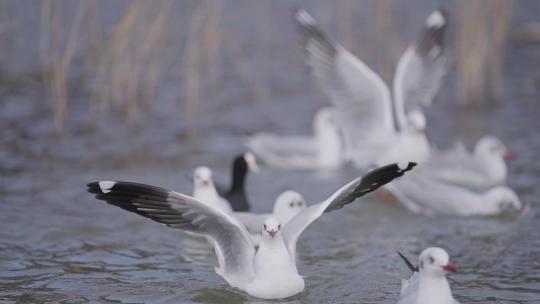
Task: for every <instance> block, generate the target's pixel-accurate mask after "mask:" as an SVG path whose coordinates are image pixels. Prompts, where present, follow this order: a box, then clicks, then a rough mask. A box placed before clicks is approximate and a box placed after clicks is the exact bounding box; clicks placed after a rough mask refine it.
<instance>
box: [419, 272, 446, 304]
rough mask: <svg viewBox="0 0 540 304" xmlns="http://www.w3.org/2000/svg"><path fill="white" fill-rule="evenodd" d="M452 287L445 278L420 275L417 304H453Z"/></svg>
mask: <svg viewBox="0 0 540 304" xmlns="http://www.w3.org/2000/svg"><path fill="white" fill-rule="evenodd" d="M453 303H454V298H453V297H452V291H451V290H450V285H448V281H447V280H446V277H444V276H436V275H433V274H430V273H420V282H419V285H418V298H417V300H416V304H453Z"/></svg>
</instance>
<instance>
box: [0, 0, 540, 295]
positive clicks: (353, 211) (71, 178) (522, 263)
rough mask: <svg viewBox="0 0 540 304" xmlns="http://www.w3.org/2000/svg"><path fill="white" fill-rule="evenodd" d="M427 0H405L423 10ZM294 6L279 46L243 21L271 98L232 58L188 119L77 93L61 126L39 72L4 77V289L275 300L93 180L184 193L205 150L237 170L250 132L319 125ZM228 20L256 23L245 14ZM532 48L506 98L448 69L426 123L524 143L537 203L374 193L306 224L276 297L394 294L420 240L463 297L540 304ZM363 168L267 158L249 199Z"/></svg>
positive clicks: (513, 69)
mask: <svg viewBox="0 0 540 304" xmlns="http://www.w3.org/2000/svg"><path fill="white" fill-rule="evenodd" d="M417 2H418V3H420V4H425V3H424V2H428V3H431V2H429V1H417ZM317 3H318V2H317ZM306 5H307V4H306ZM327 6H328V5H327ZM322 7H323V8H324V5H323V6H322ZM431 8H432V5H429V6H426V9H423V10H422V11H421V12H416V11H414V12H413V10H412V9H409V8H407V9H406V10H405V12H409V15H411V16H417V17H415V18H413V19H414V20H413V21H414V22H417V23H418V22H421V21H422V19H423V18H424V16H425V15H427V13H428V12H429V11H430V9H431ZM291 9H292V5H291V7H289V6H288V5H284V4H282V5H275V7H274V10H273V13H272V14H273V15H272V16H274V17H275V18H276V20H277V21H276V20H274V21H272V22H273V23H271V24H275V25H276V26H278V24H279V26H280V27H281V28H283V29H282V30H283V31H282V33H280V35H283V37H281V36H279V37H278V36H276V37H272V38H271V39H272V42H271V43H269V44H268V47H269V48H270V49H264V50H262V49H257V50H253V49H251V48H250V45H249V37H250V36H249V34H253V33H251V32H249V31H248V33H246V35H245V37H244V36H242V35H239V37H240V38H238V39H243V40H242V42H243V43H244V45H243V46H242V47H244V48H245V51H246V54H247V55H246V56H247V59H246V60H254V59H253V57H250V54H252V53H251V52H259V53H258V54H259V55H257V56H258V57H257V58H258V59H257V60H260V62H259V63H258V66H259V67H261V68H263V70H265V72H264V74H263V76H261V77H263V80H264V81H262V82H261V83H262V84H263V85H264V86H268V87H269V89H268V91H267V95H266V99H265V98H263V100H262V101H255V98H254V93H253V92H252V91H251V89H250V83H249V82H248V83H246V82H245V81H244V80H245V79H244V80H242V79H240V78H241V77H240V76H238V75H237V74H235V73H237V72H238V71H235V70H233V71H230V70H226V71H221V73H224V74H227V75H225V76H222V77H223V83H222V87H221V88H214V89H215V90H216V92H219V93H216V94H215V95H212V96H211V97H208V100H202V101H201V104H200V105H198V107H199V108H198V110H197V112H196V113H194V114H193V113H192V114H190V115H191V116H190V119H189V121H190V122H189V123H188V122H186V121H187V117H186V114H185V113H183V112H182V108H181V107H179V106H178V105H177V104H175V103H174V102H168V101H167V100H168V99H167V98H164V99H163V101H161V102H157V101H156V103H155V104H154V106H153V107H154V108H152V109H151V110H149V111H147V112H148V113H144V114H141V115H139V116H138V117H136V118H135V119H133V120H130V121H127V122H126V121H125V120H122V119H119V116H118V115H116V114H115V113H108V114H106V115H103V116H99V117H95V116H94V117H91V118H89V117H88V115H87V112H88V106H87V105H86V103H85V102H84V100H85V96H84V94H83V96H77V97H76V98H77V99H78V101H76V102H73V105H72V108H71V109H70V118H69V119H68V123H67V132H65V134H64V135H59V134H58V133H57V132H55V131H54V128H53V125H52V119H51V110H50V107H49V106H48V105H47V104H46V103H44V102H43V101H42V100H41V96H42V94H43V92H42V91H41V90H42V89H41V88H40V87H39V86H37V87H36V86H32V85H30V86H29V88H28V89H27V90H22V91H15V93H13V92H11V93H9V92H7V90H3V91H2V94H3V95H2V96H3V97H2V101H0V143H1V149H0V173H1V178H0V302H2V303H95V302H111V303H264V302H265V301H262V300H258V299H254V298H251V297H249V296H247V295H245V294H244V293H242V292H240V291H238V290H235V289H233V288H231V287H229V286H228V285H227V284H226V283H225V282H224V281H223V280H222V279H221V278H220V277H219V276H218V275H216V274H215V273H214V270H213V265H212V263H213V262H214V259H213V257H212V256H210V257H208V258H206V259H204V260H202V261H197V262H195V261H192V260H191V257H188V256H186V255H185V254H184V252H185V250H184V249H185V248H184V246H183V243H182V241H181V240H182V235H181V234H180V233H179V232H177V231H174V230H173V229H169V228H166V227H163V226H161V225H159V224H157V223H154V222H151V221H149V220H146V219H144V218H141V217H139V216H137V215H134V214H131V213H128V212H125V211H123V210H120V209H119V208H115V207H112V206H109V205H107V204H104V203H103V202H101V201H97V200H95V199H94V198H93V197H92V195H90V194H88V193H86V186H85V185H86V183H87V182H90V181H94V180H102V179H117V180H130V181H138V182H143V183H148V184H153V185H159V186H162V187H167V188H171V189H175V190H178V191H181V192H184V193H190V192H191V190H190V187H191V185H190V183H189V182H188V181H187V179H186V174H187V173H189V172H190V171H191V170H192V168H193V167H195V166H197V165H201V164H204V165H209V166H211V167H212V168H214V169H215V176H216V179H217V180H218V181H221V182H222V183H227V182H228V180H229V176H228V174H229V165H230V161H231V159H232V158H233V156H234V155H235V154H237V153H239V152H241V151H242V143H243V140H244V139H245V137H246V136H247V135H249V134H250V133H251V132H253V131H259V130H274V131H276V132H281V133H308V132H310V131H309V130H310V125H311V118H312V116H313V113H314V112H315V111H316V109H317V108H318V107H320V106H322V105H325V104H326V100H325V99H324V97H323V96H322V95H321V94H320V92H319V91H317V90H316V89H315V88H314V87H313V86H312V85H311V84H310V78H309V77H308V75H307V73H306V70H305V68H304V65H303V62H302V57H301V50H300V48H299V46H298V44H295V43H296V42H295V41H296V40H295V39H296V36H295V32H294V29H293V24H292V22H290V15H287V14H290V10H291ZM246 10H248V9H246ZM318 12H323V10H322V8H319V11H318ZM246 16H248V15H246ZM329 18H330V17H329ZM223 22H229V23H230V24H236V25H238V24H240V25H242V26H243V27H240V28H246V27H249V22H247V23H246V24H242V21H241V20H236V19H235V20H233V21H231V20H228V21H227V20H225V21H223ZM411 23H412V21H411ZM413 29H414V28H413ZM288 31H290V33H287V32H288ZM278 32H279V30H278ZM274 34H275V35H277V33H275V32H274ZM405 37H406V38H408V37H411V35H408V34H407V35H405ZM231 39H232V38H231ZM537 51H538V50H537V49H534V48H526V47H525V48H511V49H509V51H508V52H509V54H508V57H509V58H510V59H509V60H507V61H508V64H507V65H506V67H505V68H506V71H507V74H506V75H505V81H506V83H507V85H506V91H505V100H504V101H503V102H501V103H498V104H494V105H490V106H486V107H480V108H474V109H462V110H460V109H458V107H457V105H456V102H455V95H456V93H455V91H454V90H455V86H454V85H453V80H452V79H453V78H452V77H454V76H455V75H454V71H453V69H451V72H450V74H449V80H448V83H447V84H446V85H445V87H444V88H443V89H442V92H441V94H440V96H439V97H438V98H437V101H436V104H435V105H434V106H433V107H432V108H431V109H429V111H428V113H427V115H428V125H429V130H428V134H429V137H430V139H431V140H432V141H433V142H434V143H435V144H437V145H439V146H442V147H447V146H448V145H450V144H451V143H452V142H453V141H454V140H455V139H457V138H461V139H463V140H464V141H465V142H466V143H468V144H469V145H470V144H471V143H473V142H474V141H475V140H477V139H478V138H479V137H481V136H482V135H484V134H492V135H496V136H498V137H500V138H501V139H503V141H504V142H505V143H506V144H507V145H508V146H509V147H510V148H511V149H512V150H514V151H515V152H517V155H518V158H517V159H516V160H515V161H513V162H510V163H509V164H508V165H509V178H508V182H509V184H510V185H511V186H512V187H513V188H514V189H515V190H516V191H517V193H518V194H519V196H520V198H521V199H522V201H523V202H525V203H527V204H529V205H530V206H531V210H530V212H529V213H527V214H525V215H521V216H502V217H488V218H453V217H444V218H441V217H433V218H430V217H424V216H418V215H414V214H411V213H409V212H408V211H407V210H405V209H404V208H401V207H397V208H396V207H392V206H388V205H385V204H382V203H381V202H378V201H376V200H375V199H374V198H373V197H369V196H368V197H366V198H363V199H361V200H359V201H357V202H356V203H355V204H352V205H350V206H348V207H346V208H345V209H343V210H340V211H337V212H333V213H331V214H327V215H325V216H324V217H322V218H321V219H320V220H319V221H318V222H316V223H315V224H314V225H312V226H311V227H310V228H309V229H308V230H307V231H306V233H305V234H304V235H303V236H302V238H301V240H300V242H299V248H298V254H299V259H298V263H299V270H300V273H301V274H302V275H304V276H305V281H306V289H305V291H304V292H302V293H300V294H299V295H297V296H295V297H293V298H290V299H286V300H281V301H277V302H280V303H281V302H282V303H395V302H396V301H397V299H398V296H399V290H400V282H401V279H402V278H404V277H407V276H409V271H408V269H407V268H406V267H405V266H404V265H403V263H402V261H401V260H400V259H399V258H398V256H397V255H396V253H395V252H396V251H397V250H400V251H402V252H404V253H406V254H407V255H408V256H410V257H412V258H415V259H416V256H417V255H418V254H419V253H420V251H421V250H422V249H424V248H425V247H428V246H441V247H444V248H446V249H447V250H448V251H449V253H450V256H451V259H452V260H453V262H454V263H455V264H456V265H457V267H458V269H459V272H458V273H456V274H452V275H450V276H449V280H450V282H451V285H452V289H453V292H454V295H455V297H456V298H457V299H458V300H460V301H462V302H463V303H540V259H539V257H540V216H539V215H538V212H537V209H538V207H539V199H538V197H540V191H539V190H538V187H537V185H538V184H540V162H538V150H539V149H540V133H539V130H540V120H539V119H538V117H540V107H539V106H538V100H539V99H540V94H539V92H538V89H537V86H535V85H534V84H535V83H536V84H537V83H538V72H537V71H536V70H534V69H535V67H533V66H532V65H531V63H530V62H533V61H534V60H537V55H535V54H537V53H535V52H537ZM535 58H536V59H535ZM224 64H226V63H224ZM264 68H268V69H264ZM255 71H256V70H255ZM245 72H246V71H244V73H245ZM248 72H249V71H248ZM229 74H230V75H229ZM247 75H250V74H247ZM257 75H259V76H260V74H257ZM239 79H240V80H239ZM531 79H532V80H531ZM535 81H536V82H535ZM173 87H174V85H173V84H168V85H167V84H164V85H163V88H162V89H163V92H165V93H163V94H164V95H167V94H170V95H174V94H178V90H176V89H174V88H173ZM168 89H170V90H169V91H168ZM207 89H208V88H207ZM208 90H209V89H208ZM359 174H361V172H359V171H357V170H355V169H353V168H345V169H343V170H341V171H339V172H331V173H314V172H309V171H300V172H288V171H279V170H273V169H268V168H264V169H263V170H262V171H261V172H260V173H258V174H256V175H251V176H250V177H249V182H248V185H247V186H248V192H249V196H250V198H251V200H252V202H253V205H254V206H253V209H254V210H256V211H261V212H263V211H270V210H271V206H272V203H273V200H274V198H275V197H276V196H277V195H278V194H279V193H280V192H281V191H283V190H285V189H289V188H292V189H296V190H298V191H299V192H301V193H302V194H303V195H304V196H305V197H306V200H307V201H308V203H315V202H318V201H319V200H322V199H324V198H326V197H327V196H328V195H330V194H331V193H332V192H333V191H334V190H336V189H337V188H338V187H340V186H341V185H342V184H344V183H345V182H347V181H349V180H350V179H352V178H354V177H356V176H358V175H359ZM442 195H444V193H441V196H442Z"/></svg>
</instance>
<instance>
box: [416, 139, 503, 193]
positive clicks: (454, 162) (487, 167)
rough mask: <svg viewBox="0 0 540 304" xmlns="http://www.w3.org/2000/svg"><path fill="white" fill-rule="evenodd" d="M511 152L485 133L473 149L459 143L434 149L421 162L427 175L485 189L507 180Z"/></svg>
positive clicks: (474, 188)
mask: <svg viewBox="0 0 540 304" xmlns="http://www.w3.org/2000/svg"><path fill="white" fill-rule="evenodd" d="M512 157H513V154H512V153H511V152H510V151H509V150H508V149H507V148H506V146H505V145H504V144H503V142H502V141H501V140H499V139H498V138H496V137H493V136H486V137H483V138H481V139H480V140H478V141H477V142H476V145H475V148H474V151H473V153H470V152H469V151H467V150H466V148H465V147H464V146H462V145H459V146H457V148H454V149H451V150H449V151H440V152H439V151H433V153H431V155H430V157H429V158H428V160H427V161H426V162H425V163H424V164H423V167H424V168H425V171H426V174H428V175H429V176H431V177H433V178H435V179H438V180H441V181H444V182H447V183H451V184H455V185H458V186H462V187H466V188H469V189H473V190H486V189H489V188H492V187H495V186H500V185H504V184H505V182H506V174H507V169H506V162H505V160H508V159H511V158H512Z"/></svg>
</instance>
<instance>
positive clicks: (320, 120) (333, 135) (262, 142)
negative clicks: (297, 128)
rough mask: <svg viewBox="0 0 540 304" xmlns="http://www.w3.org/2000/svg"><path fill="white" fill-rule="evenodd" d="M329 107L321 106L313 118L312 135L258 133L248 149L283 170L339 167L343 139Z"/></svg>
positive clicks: (263, 160) (249, 140) (341, 157)
mask: <svg viewBox="0 0 540 304" xmlns="http://www.w3.org/2000/svg"><path fill="white" fill-rule="evenodd" d="M334 116H335V115H334V111H333V109H332V108H322V109H319V111H318V112H317V113H316V114H315V118H314V120H313V136H298V135H292V136H283V135H276V134H270V133H258V134H255V135H253V136H252V137H250V138H249V139H248V141H247V146H248V148H249V149H250V150H251V151H253V152H254V153H255V154H256V155H257V157H258V158H259V159H260V160H261V161H262V162H264V163H266V164H267V165H270V166H272V167H276V168H282V169H323V170H324V169H327V170H332V169H336V168H338V167H339V166H341V163H342V161H343V153H342V146H343V143H342V140H341V137H340V134H339V130H338V127H337V124H336V121H335V117H334Z"/></svg>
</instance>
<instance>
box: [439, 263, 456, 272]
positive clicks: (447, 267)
mask: <svg viewBox="0 0 540 304" xmlns="http://www.w3.org/2000/svg"><path fill="white" fill-rule="evenodd" d="M442 269H444V271H446V272H456V271H457V269H456V266H454V264H452V263H450V262H448V264H446V265H445V266H443V268H442Z"/></svg>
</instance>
